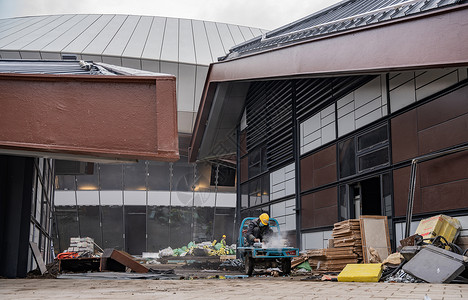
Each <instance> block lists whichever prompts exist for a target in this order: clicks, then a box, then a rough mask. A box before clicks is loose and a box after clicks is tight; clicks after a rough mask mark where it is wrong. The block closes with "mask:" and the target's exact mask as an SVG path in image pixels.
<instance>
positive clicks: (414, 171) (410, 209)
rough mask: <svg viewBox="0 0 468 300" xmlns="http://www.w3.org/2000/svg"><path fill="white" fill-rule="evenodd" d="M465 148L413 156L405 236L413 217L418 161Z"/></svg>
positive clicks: (407, 234)
mask: <svg viewBox="0 0 468 300" xmlns="http://www.w3.org/2000/svg"><path fill="white" fill-rule="evenodd" d="M465 150H468V145H464V146H459V147H455V148H451V149H448V150H444V151H441V152H437V153H431V154H426V155H422V156H419V157H416V158H414V159H413V160H412V161H411V173H410V182H409V191H408V203H407V206H406V228H405V238H407V237H409V236H410V230H411V221H412V219H413V206H414V193H415V189H416V174H417V168H418V163H420V162H425V161H428V160H432V159H435V158H439V157H442V156H446V155H450V154H454V153H458V152H462V151H465Z"/></svg>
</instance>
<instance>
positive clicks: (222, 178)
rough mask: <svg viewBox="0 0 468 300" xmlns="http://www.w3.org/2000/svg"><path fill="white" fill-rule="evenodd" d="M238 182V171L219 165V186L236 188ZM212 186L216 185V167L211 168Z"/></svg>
mask: <svg viewBox="0 0 468 300" xmlns="http://www.w3.org/2000/svg"><path fill="white" fill-rule="evenodd" d="M235 182H236V169H234V168H230V167H227V166H223V165H219V167H218V186H234V185H235ZM210 185H213V186H214V185H216V165H215V164H213V165H212V167H211V179H210Z"/></svg>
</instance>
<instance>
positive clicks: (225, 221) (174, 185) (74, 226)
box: [55, 158, 236, 254]
mask: <svg viewBox="0 0 468 300" xmlns="http://www.w3.org/2000/svg"><path fill="white" fill-rule="evenodd" d="M186 161H187V158H181V159H180V160H179V161H178V162H174V163H168V162H153V161H141V162H138V163H134V164H95V165H94V172H93V174H92V175H76V176H74V175H59V176H56V192H55V197H56V206H55V209H56V216H57V219H58V221H57V226H56V227H57V231H58V233H59V234H58V236H57V241H56V248H55V250H56V251H57V252H59V251H60V252H62V251H64V250H66V249H67V248H68V247H69V242H70V237H75V236H81V237H92V238H93V239H94V240H95V242H96V243H97V244H98V245H99V246H100V247H102V248H115V249H121V250H125V251H127V252H129V253H131V254H141V253H142V252H157V251H159V250H160V249H163V248H166V247H168V246H170V247H173V248H174V247H181V246H183V245H186V244H188V243H189V242H190V241H195V242H202V241H211V240H213V239H218V240H219V239H220V237H221V236H222V235H223V234H226V235H227V237H228V238H227V240H228V242H232V243H233V242H234V241H235V237H234V236H233V235H232V233H233V232H234V213H235V205H236V195H235V181H234V179H235V169H234V168H233V167H231V166H224V165H218V164H216V163H213V164H211V163H207V162H205V163H197V164H190V163H187V162H186ZM223 168H224V169H223ZM220 169H221V170H222V172H219V170H220ZM226 177H227V179H226ZM230 178H232V179H233V180H229V179H230ZM218 182H221V184H218Z"/></svg>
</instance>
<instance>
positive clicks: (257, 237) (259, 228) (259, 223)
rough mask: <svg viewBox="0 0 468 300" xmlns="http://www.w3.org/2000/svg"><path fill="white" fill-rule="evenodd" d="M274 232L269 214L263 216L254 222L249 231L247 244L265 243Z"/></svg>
mask: <svg viewBox="0 0 468 300" xmlns="http://www.w3.org/2000/svg"><path fill="white" fill-rule="evenodd" d="M272 232H273V231H272V230H271V228H270V217H269V216H268V214H267V213H263V214H261V215H260V216H259V217H258V219H255V220H253V221H252V222H251V223H250V224H249V228H248V229H247V234H246V237H247V243H248V244H249V245H253V244H254V243H259V242H264V241H265V239H267V238H268V235H270V234H271V233H272Z"/></svg>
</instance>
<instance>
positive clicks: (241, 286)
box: [0, 277, 468, 300]
mask: <svg viewBox="0 0 468 300" xmlns="http://www.w3.org/2000/svg"><path fill="white" fill-rule="evenodd" d="M425 296H428V297H429V298H424V297H425ZM129 298H132V299H187V300H188V299H349V300H351V299H391V300H396V299H432V300H435V299H444V300H447V299H468V284H467V285H462V284H421V283H418V284H409V283H408V284H403V283H401V284H400V283H345V282H316V281H301V280H299V278H296V277H292V278H282V277H280V278H273V277H268V278H264V277H263V278H262V277H253V278H245V279H197V280H90V279H76V280H71V279H0V299H15V300H16V299H113V300H117V299H129Z"/></svg>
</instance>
